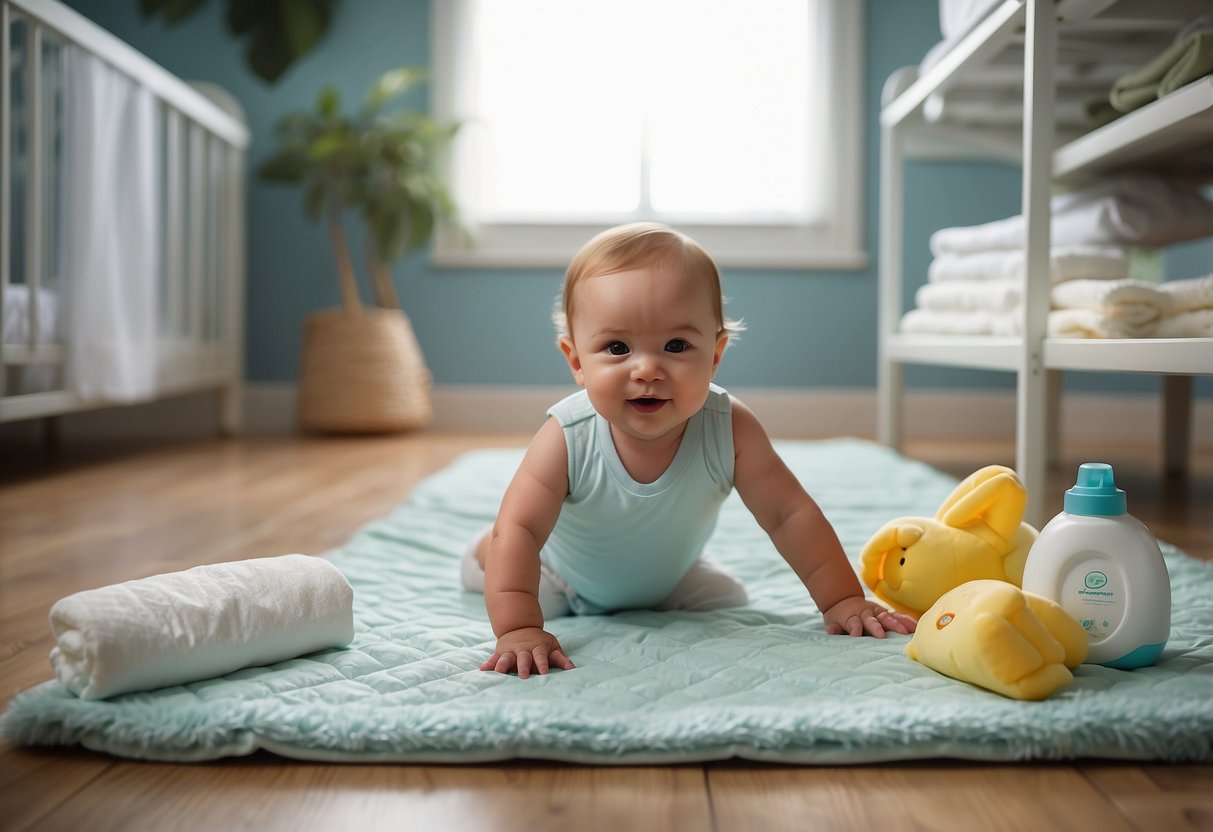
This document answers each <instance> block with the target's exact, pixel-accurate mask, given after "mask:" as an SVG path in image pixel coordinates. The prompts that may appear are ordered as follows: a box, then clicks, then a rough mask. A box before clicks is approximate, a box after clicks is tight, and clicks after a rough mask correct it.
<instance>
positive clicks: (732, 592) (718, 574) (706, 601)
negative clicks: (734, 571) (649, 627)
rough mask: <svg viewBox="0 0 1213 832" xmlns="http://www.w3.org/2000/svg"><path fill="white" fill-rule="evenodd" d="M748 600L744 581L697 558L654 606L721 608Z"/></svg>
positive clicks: (676, 608) (668, 608) (747, 601)
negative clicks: (674, 585) (670, 590)
mask: <svg viewBox="0 0 1213 832" xmlns="http://www.w3.org/2000/svg"><path fill="white" fill-rule="evenodd" d="M749 601H750V598H749V595H747V594H746V591H745V585H744V584H742V583H741V581H739V580H737V579H736V578H734V577H733V576H732V575H730V574H729V573H728V572H726V571H725V570H724V569H723V568H722V567H720V566H718V565H717V564H715V563H712V562H711V561H709V560H704V559H703V558H700V559H699V560H697V561H695V563H694V564H692V565H691V568H690V569H688V570H687V573H686V574H685V575H683V576H682V580H681V581H679V582H678V586H676V587H674V591H673V592H671V593H670V594H669V595H667V596H666V597H665V599H664V600H663V601H662V602H661V603H660V604H658V605H657V606H656V607H655V609H659V610H698V611H704V610H722V609H726V608H728V607H744V606H745V605H746V604H748V603H749Z"/></svg>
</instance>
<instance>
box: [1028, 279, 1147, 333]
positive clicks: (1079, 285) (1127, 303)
mask: <svg viewBox="0 0 1213 832" xmlns="http://www.w3.org/2000/svg"><path fill="white" fill-rule="evenodd" d="M1050 299H1051V301H1052V304H1053V308H1054V309H1088V310H1091V311H1094V312H1098V313H1100V314H1101V315H1104V316H1106V317H1107V318H1110V319H1112V320H1116V321H1120V322H1121V323H1123V324H1126V325H1128V326H1135V327H1137V326H1146V325H1149V324H1156V323H1158V321H1159V320H1160V319H1161V318H1162V317H1163V316H1164V315H1166V314H1167V313H1168V312H1169V311H1170V309H1171V297H1170V296H1169V295H1167V294H1166V293H1165V292H1161V291H1159V289H1158V287H1157V286H1151V285H1150V284H1148V283H1142V282H1141V281H1139V280H1071V281H1067V282H1066V283H1059V284H1058V285H1056V286H1054V287H1053V291H1052V293H1051V295H1050Z"/></svg>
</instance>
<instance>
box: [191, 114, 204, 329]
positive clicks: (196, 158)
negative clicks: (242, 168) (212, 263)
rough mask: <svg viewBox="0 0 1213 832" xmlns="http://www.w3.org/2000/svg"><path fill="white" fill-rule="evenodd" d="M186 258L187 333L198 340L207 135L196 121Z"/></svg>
mask: <svg viewBox="0 0 1213 832" xmlns="http://www.w3.org/2000/svg"><path fill="white" fill-rule="evenodd" d="M189 148H190V160H189V261H188V263H187V272H186V274H187V277H186V280H187V283H186V286H187V289H186V291H187V295H188V298H189V300H188V301H187V307H188V312H189V315H188V326H187V329H186V336H187V337H188V339H189V341H190V342H191V343H194V344H198V343H201V342H202V341H203V340H204V338H203V332H202V313H203V311H204V304H205V295H206V292H205V290H206V287H205V286H204V285H203V280H204V275H205V267H206V256H205V254H204V252H205V251H206V242H205V237H206V136H205V135H204V134H203V132H202V128H201V127H199V126H198V125H197V124H190V125H189Z"/></svg>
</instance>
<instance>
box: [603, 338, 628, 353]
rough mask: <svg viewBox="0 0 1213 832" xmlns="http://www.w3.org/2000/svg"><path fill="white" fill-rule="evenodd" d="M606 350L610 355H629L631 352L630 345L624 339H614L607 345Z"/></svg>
mask: <svg viewBox="0 0 1213 832" xmlns="http://www.w3.org/2000/svg"><path fill="white" fill-rule="evenodd" d="M606 351H607V353H608V354H609V355H627V354H628V353H629V352H631V350H630V349H628V345H627V344H625V343H623V342H622V341H612V342H611V343H609V344H607V345H606Z"/></svg>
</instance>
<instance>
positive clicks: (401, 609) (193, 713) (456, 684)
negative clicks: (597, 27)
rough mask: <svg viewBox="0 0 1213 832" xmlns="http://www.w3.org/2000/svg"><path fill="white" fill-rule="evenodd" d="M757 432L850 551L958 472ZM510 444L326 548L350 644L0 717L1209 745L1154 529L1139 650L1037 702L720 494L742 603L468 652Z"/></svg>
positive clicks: (913, 754)
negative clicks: (536, 653)
mask: <svg viewBox="0 0 1213 832" xmlns="http://www.w3.org/2000/svg"><path fill="white" fill-rule="evenodd" d="M778 447H779V450H780V453H781V454H782V455H783V456H784V458H785V459H786V460H787V462H788V463H789V465H790V466H791V467H792V469H793V470H794V471H795V472H796V473H797V475H798V476H799V477H800V478H801V480H802V481H803V482H804V483H805V485H806V486H807V487H808V488H809V489H810V491H811V492H812V493H813V494H814V496H815V497H816V498H817V499H818V501H819V502H820V503H821V504H822V506H823V508H824V509H825V511H826V513H827V514H828V515H829V517H830V518H831V520H832V521H833V522H834V524H835V525H836V527H837V529H838V531H839V534H840V536H841V538H842V540H843V543H844V545H845V546H846V548H847V551H848V553H850V555H851V556H852V557H857V556H858V553H859V550H860V548H861V547H862V545H863V543H864V541H865V540H866V539H867V538H868V537H869V536H870V535H871V534H872V533H873V532H874V531H875V530H876V529H877V528H879V527H880V525H881V524H882V523H883V522H884V521H885V520H887V519H888V518H890V517H896V516H900V515H910V514H930V513H931V512H932V511H934V508H935V507H936V506H938V505H939V503H940V502H941V501H942V500H943V499H944V498H945V497H946V496H947V495H948V493H949V492H950V491H951V489H952V488H953V487H954V486H955V485H956V482H955V480H953V479H951V478H949V477H947V476H944V475H943V474H940V473H938V472H936V471H934V470H932V469H930V468H928V467H927V466H925V465H921V464H919V463H915V462H911V461H908V460H905V459H904V458H901V457H899V456H898V455H896V454H895V453H893V452H891V451H888V450H886V449H884V448H881V447H879V446H876V445H873V444H870V443H867V442H861V441H858V440H836V441H829V442H819V443H780V444H779V446H778ZM520 458H521V452H520V451H515V450H508V451H507V450H491V451H480V452H475V453H472V454H469V455H467V456H465V457H462V458H460V459H459V460H457V461H456V462H455V463H454V464H453V465H452V466H450V467H449V468H447V469H445V470H443V471H441V472H439V473H437V474H436V475H434V476H433V477H431V478H430V479H429V480H427V481H426V482H425V483H423V484H422V485H421V486H419V487H418V489H417V491H416V492H415V494H414V497H413V498H412V499H411V500H410V501H409V502H408V503H407V504H405V505H404V506H402V507H401V508H399V509H398V510H396V511H395V512H394V513H393V514H392V515H391V516H389V517H387V518H385V519H383V520H380V521H377V522H375V523H372V524H371V525H369V526H368V527H366V528H365V529H364V530H363V531H362V532H360V533H359V534H358V535H356V536H355V537H354V538H353V539H352V540H351V541H350V542H349V543H348V544H347V545H345V546H344V547H342V548H341V549H340V550H338V551H336V552H334V553H332V554H331V557H332V559H333V561H334V563H336V564H337V565H338V567H340V569H341V570H342V571H343V572H344V573H345V574H346V576H347V577H348V578H349V580H350V582H351V584H352V585H353V587H354V592H355V619H356V629H357V634H356V636H355V640H354V643H353V645H352V646H351V647H350V648H347V649H342V650H334V651H328V652H323V653H317V654H314V655H311V656H308V657H306V658H300V659H295V660H292V661H287V662H282V663H280V664H276V665H273V666H271V667H265V668H254V669H247V670H242V671H239V672H236V673H232V674H230V675H228V676H225V677H223V678H220V679H213V680H209V681H202V682H197V683H193V684H189V685H185V686H179V687H172V688H165V689H162V690H158V691H154V692H150V693H140V694H129V695H126V696H121V697H117V698H115V699H112V700H106V701H94V702H85V701H81V700H79V699H76V698H75V697H73V696H72V695H71V694H69V693H67V692H66V691H65V690H63V688H61V687H60V686H59V684H58V683H57V682H53V681H52V682H48V683H46V684H43V685H41V686H38V687H35V688H33V689H31V690H29V691H26V692H24V693H23V694H21V695H20V696H19V697H17V698H16V699H15V700H14V701H13V702H12V703H11V704H10V707H9V709H8V711H7V713H6V714H5V715H4V717H3V721H2V723H0V728H2V730H3V732H4V733H5V734H6V735H7V736H9V737H10V738H12V739H13V740H14V741H16V742H18V743H22V744H37V745H52V744H60V745H71V744H80V745H84V746H87V747H89V748H92V749H96V750H100V751H105V752H109V753H111V754H116V755H120V756H125V757H137V758H148V759H160V760H205V759H214V758H218V757H224V756H233V755H242V754H248V753H251V752H252V751H254V750H256V749H258V748H264V749H268V750H270V751H273V752H275V753H277V754H280V755H283V756H287V757H296V758H304V759H316V760H331V761H386V760H396V761H410V762H418V761H428V762H478V761H489V760H502V759H507V758H513V757H528V758H543V759H553V760H566V761H574V762H580V763H592V764H604V763H675V762H685V761H703V760H715V759H724V758H729V757H743V758H748V759H754V760H766V761H777V762H787V763H864V762H873V761H884V760H904V759H913V758H924V757H959V758H969V759H980V760H1012V759H1061V758H1074V757H1109V758H1122V759H1139V760H1148V759H1167V760H1210V759H1213V566H1211V565H1210V564H1207V563H1203V562H1200V561H1196V560H1194V559H1192V558H1190V557H1188V556H1186V555H1184V554H1183V553H1182V552H1179V551H1177V550H1176V549H1174V548H1173V547H1170V546H1165V545H1164V547H1163V550H1164V553H1165V555H1166V558H1167V564H1168V567H1169V569H1170V570H1171V580H1172V583H1173V594H1174V609H1175V612H1174V616H1173V620H1172V633H1171V639H1170V641H1169V643H1168V645H1167V649H1166V652H1165V653H1164V655H1163V658H1162V660H1161V661H1160V662H1159V664H1158V665H1156V666H1154V667H1150V668H1145V669H1141V670H1135V671H1123V670H1114V669H1111V668H1105V667H1098V666H1092V665H1083V666H1081V667H1080V668H1078V670H1077V671H1076V672H1075V679H1074V682H1073V684H1071V685H1070V686H1068V687H1067V688H1065V689H1064V690H1062V691H1060V692H1058V693H1057V694H1056V695H1054V696H1053V697H1051V698H1050V699H1049V700H1047V701H1044V702H1019V701H1014V700H1009V699H1005V698H1004V697H1001V696H998V695H997V694H994V693H991V692H988V691H984V690H982V689H980V688H977V687H973V686H970V685H967V684H964V683H961V682H956V681H953V680H951V679H948V678H946V677H944V676H942V675H940V674H938V673H935V672H934V671H932V670H930V669H928V668H926V667H924V666H922V665H920V664H917V663H916V662H913V661H911V660H910V659H908V658H906V657H905V656H904V655H902V650H903V648H904V646H905V643H906V637H904V636H894V637H890V638H889V639H888V640H886V641H877V640H875V639H871V638H863V639H852V638H847V637H843V636H827V635H825V632H824V627H823V625H822V622H821V617H820V615H819V614H818V613H817V612H816V610H815V609H814V608H813V606H812V603H811V601H810V599H809V597H808V594H807V593H806V592H805V590H804V589H803V587H801V586H800V584H799V582H798V581H797V580H796V578H795V576H794V575H793V574H792V572H791V570H790V569H789V568H788V567H787V566H786V565H785V564H784V562H783V561H782V560H781V559H780V558H779V556H778V554H777V553H776V552H775V550H774V548H773V547H772V546H771V544H770V543H769V541H768V540H767V539H766V537H765V536H764V535H763V533H762V531H761V530H760V529H759V528H758V526H757V525H756V524H755V522H754V520H753V519H752V518H751V516H750V515H749V513H748V512H747V511H746V510H745V508H744V507H743V506H742V505H741V503H740V501H739V500H738V499H737V497H736V495H734V496H733V497H731V498H730V499H729V501H728V502H727V503H726V505H725V508H724V510H723V512H722V515H721V519H720V524H719V527H718V529H717V531H716V534H715V535H714V536H713V538H712V540H711V542H710V543H709V552H710V554H711V555H712V556H713V557H714V558H716V559H718V560H720V561H722V562H724V563H725V564H727V565H728V566H729V567H730V568H731V569H733V570H734V571H735V572H736V573H737V574H738V575H739V576H741V577H742V578H743V579H744V580H745V582H746V584H747V587H748V588H749V591H750V596H751V603H750V605H749V606H748V607H746V608H743V609H739V610H731V611H723V612H712V613H689V612H666V613H654V612H629V613H623V614H618V615H613V616H605V617H586V618H565V619H558V620H555V621H552V622H550V625H549V626H550V627H551V629H552V630H553V632H555V633H556V634H557V636H558V637H559V638H560V640H561V642H562V643H563V644H564V645H565V647H566V648H568V650H569V652H570V653H571V655H572V656H573V659H574V661H575V662H576V663H577V665H578V666H577V669H576V670H573V671H567V672H561V671H556V672H553V673H552V674H550V675H548V676H544V677H536V678H532V679H529V680H526V681H523V680H520V679H518V678H517V677H514V676H501V675H498V674H495V673H484V672H480V671H479V670H477V666H478V665H479V664H480V662H481V661H483V659H484V658H485V657H486V656H487V655H488V653H489V651H490V647H491V645H492V643H493V640H492V634H491V632H490V630H489V626H488V621H487V618H486V616H485V613H484V605H483V601H482V599H481V598H480V597H479V596H476V595H470V594H465V593H463V592H461V591H460V590H459V589H458V579H457V574H458V559H459V556H460V555H461V554H462V552H463V549H464V547H465V546H466V544H467V541H468V539H469V538H470V536H471V535H472V534H473V533H475V532H476V531H478V530H480V529H481V528H483V527H484V526H485V525H486V524H488V523H489V522H490V521H491V519H492V517H493V515H494V513H495V510H496V504H497V500H498V497H499V496H500V494H501V492H502V491H503V490H504V488H505V485H506V483H507V482H508V480H509V477H510V476H511V474H512V473H513V470H514V467H515V466H516V464H517V463H518V461H519V459H520Z"/></svg>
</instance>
